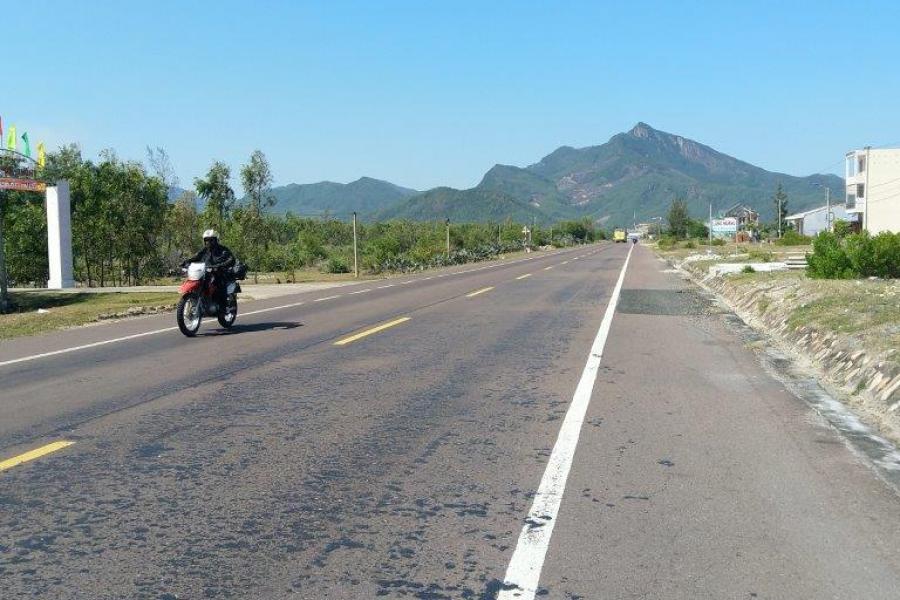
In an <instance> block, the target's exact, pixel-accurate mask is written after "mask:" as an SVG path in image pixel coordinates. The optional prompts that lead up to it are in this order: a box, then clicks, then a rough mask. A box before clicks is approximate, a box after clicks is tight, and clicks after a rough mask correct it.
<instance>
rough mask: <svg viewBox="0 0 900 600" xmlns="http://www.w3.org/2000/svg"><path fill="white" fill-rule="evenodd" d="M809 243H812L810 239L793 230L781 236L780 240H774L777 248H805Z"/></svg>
mask: <svg viewBox="0 0 900 600" xmlns="http://www.w3.org/2000/svg"><path fill="white" fill-rule="evenodd" d="M810 241H812V238H809V237H807V236H805V235H800V234H799V233H797V232H796V231H794V230H793V229H788V230H787V231H785V232H784V235H782V236H781V239H779V240H776V241H775V243H776V244H778V245H779V246H806V245H807V244H809V243H810Z"/></svg>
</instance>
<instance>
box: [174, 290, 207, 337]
mask: <svg viewBox="0 0 900 600" xmlns="http://www.w3.org/2000/svg"><path fill="white" fill-rule="evenodd" d="M175 310H176V312H175V320H176V321H178V329H180V330H181V333H183V334H184V335H186V336H187V337H194V336H195V335H197V331H198V330H199V329H200V321H202V320H203V310H202V308H201V307H200V296H199V295H197V294H185V295H184V296H182V297H181V300H179V301H178V307H177V308H176V309H175Z"/></svg>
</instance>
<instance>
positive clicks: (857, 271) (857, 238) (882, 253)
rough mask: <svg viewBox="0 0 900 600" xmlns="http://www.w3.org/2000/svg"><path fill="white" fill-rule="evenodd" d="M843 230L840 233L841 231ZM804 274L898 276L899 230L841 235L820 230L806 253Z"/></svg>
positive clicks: (845, 276) (899, 273) (828, 276)
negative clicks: (871, 233) (811, 248)
mask: <svg viewBox="0 0 900 600" xmlns="http://www.w3.org/2000/svg"><path fill="white" fill-rule="evenodd" d="M842 233H843V232H842ZM806 272H807V274H808V275H809V276H810V277H814V278H819V279H852V278H855V277H880V278H882V279H892V278H898V277H900V233H890V232H882V233H879V234H878V235H876V236H875V237H872V236H870V235H869V234H868V233H866V232H863V233H852V234H848V235H846V236H845V237H844V236H842V235H839V234H837V233H828V232H822V233H820V234H819V235H818V236H816V238H815V240H813V252H812V254H809V255H807V269H806Z"/></svg>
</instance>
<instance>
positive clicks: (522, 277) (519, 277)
mask: <svg viewBox="0 0 900 600" xmlns="http://www.w3.org/2000/svg"><path fill="white" fill-rule="evenodd" d="M526 277H531V273H525V274H524V275H519V276H518V277H516V279H525V278H526Z"/></svg>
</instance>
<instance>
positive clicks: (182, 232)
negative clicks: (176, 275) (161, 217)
mask: <svg viewBox="0 0 900 600" xmlns="http://www.w3.org/2000/svg"><path fill="white" fill-rule="evenodd" d="M201 228H202V226H201V225H200V215H199V214H198V213H197V195H196V194H195V193H194V192H190V191H187V192H183V193H182V194H181V195H180V196H179V197H178V199H177V200H176V201H175V204H173V205H171V206H170V207H169V210H168V213H167V215H166V229H165V232H166V244H165V248H166V256H165V257H164V260H165V262H166V266H167V267H168V268H169V269H174V268H175V267H177V266H178V265H179V264H180V263H181V260H182V258H184V257H185V256H190V255H191V254H192V253H193V252H194V250H195V249H196V247H197V244H198V238H197V234H198V232H199V231H200V230H201Z"/></svg>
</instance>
